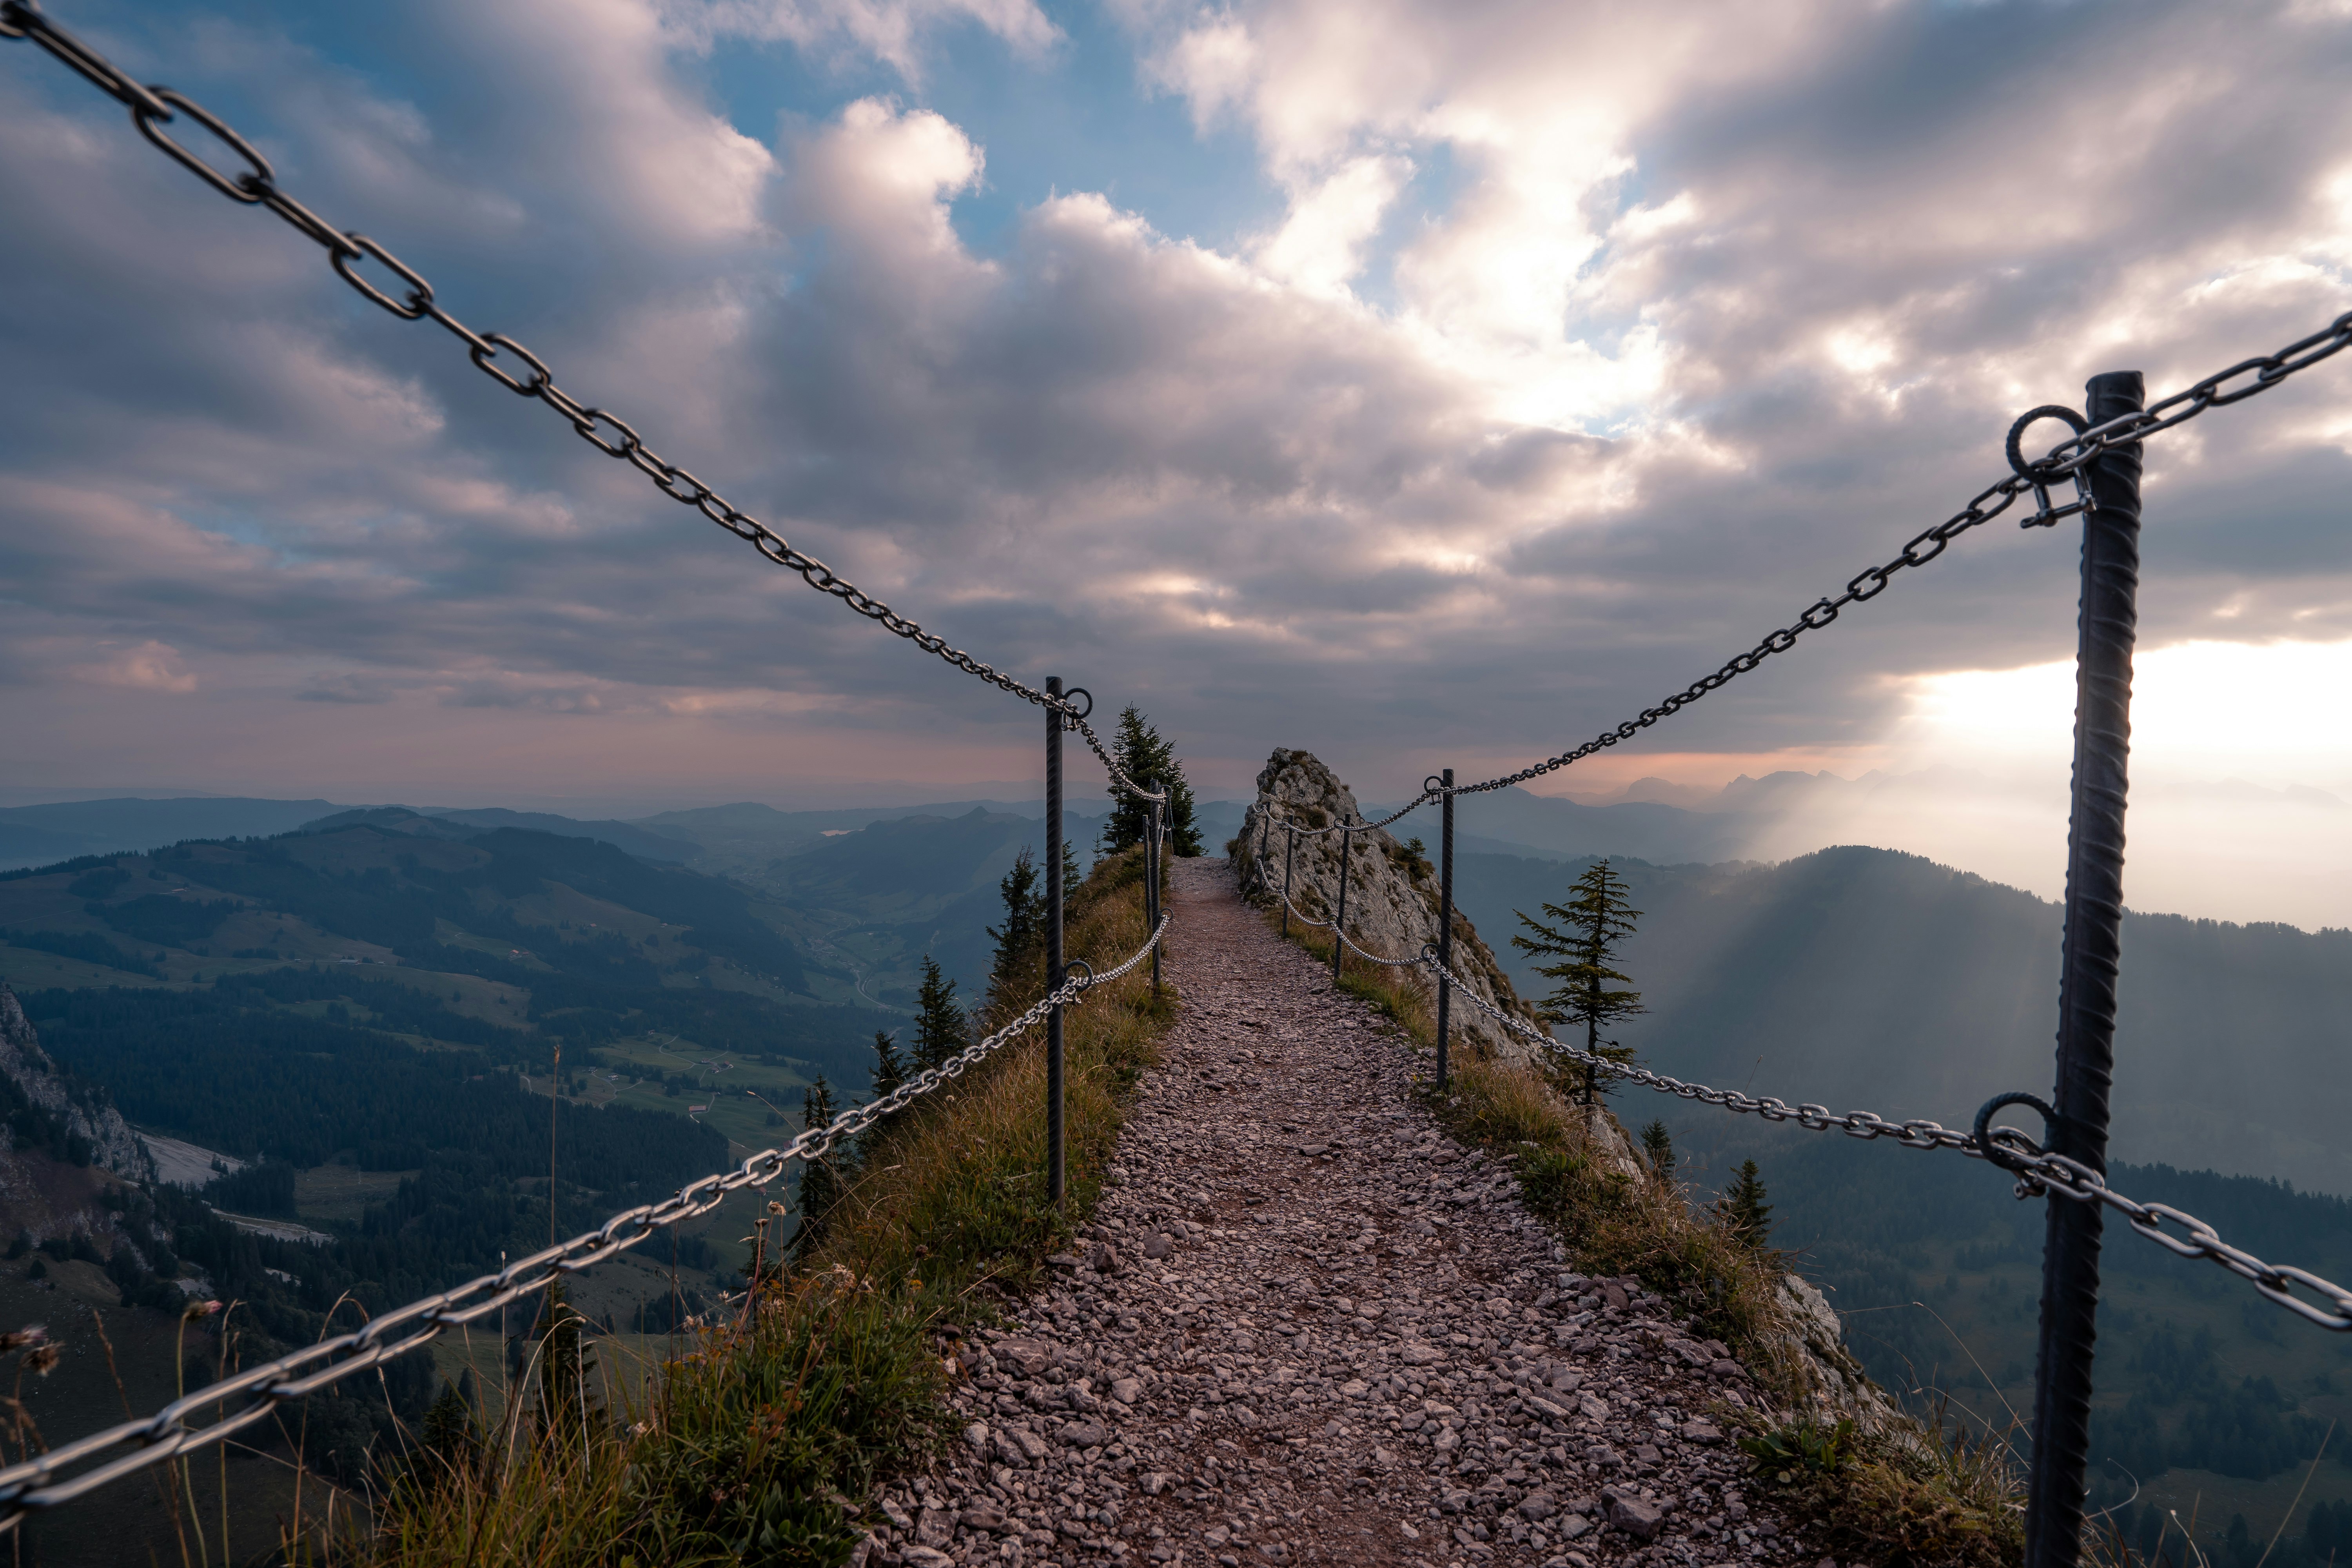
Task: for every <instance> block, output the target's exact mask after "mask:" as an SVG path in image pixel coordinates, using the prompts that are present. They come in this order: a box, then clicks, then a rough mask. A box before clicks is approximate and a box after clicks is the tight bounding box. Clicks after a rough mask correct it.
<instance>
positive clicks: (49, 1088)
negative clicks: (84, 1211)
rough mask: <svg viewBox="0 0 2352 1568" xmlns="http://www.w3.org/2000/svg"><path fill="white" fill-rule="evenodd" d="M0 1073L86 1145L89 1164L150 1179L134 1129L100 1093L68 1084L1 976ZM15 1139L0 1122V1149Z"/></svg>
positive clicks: (144, 1153)
mask: <svg viewBox="0 0 2352 1568" xmlns="http://www.w3.org/2000/svg"><path fill="white" fill-rule="evenodd" d="M0 1074H5V1076H6V1077H7V1079H8V1080H9V1081H10V1082H11V1083H13V1084H14V1085H16V1089H17V1091H18V1092H19V1093H21V1094H22V1095H24V1097H25V1098H26V1100H30V1101H31V1102H32V1104H33V1105H34V1106H35V1107H37V1109H38V1110H42V1111H45V1112H47V1114H48V1115H49V1116H50V1117H51V1118H53V1119H54V1120H56V1121H58V1123H59V1124H60V1125H62V1126H63V1127H64V1128H65V1130H66V1131H67V1133H68V1134H69V1135H70V1136H72V1137H75V1138H78V1139H80V1140H81V1141H82V1142H84V1143H86V1144H87V1145H88V1146H89V1159H90V1163H92V1164H94V1165H97V1166H100V1168H102V1169H104V1170H107V1171H110V1172H112V1173H114V1174H115V1175H118V1176H121V1177H122V1178H123V1179H124V1180H126V1181H132V1182H145V1181H152V1180H153V1179H154V1176H155V1162H154V1161H153V1160H152V1158H151V1157H150V1156H149V1155H148V1152H147V1146H146V1145H145V1144H144V1143H142V1142H140V1141H139V1134H137V1133H136V1132H133V1131H131V1124H130V1123H129V1122H127V1121H123V1120H122V1112H121V1111H119V1110H115V1109H114V1103H113V1101H112V1100H109V1099H107V1098H106V1096H105V1095H104V1094H103V1093H102V1092H96V1091H92V1090H90V1089H87V1088H83V1089H75V1088H73V1087H71V1086H69V1085H68V1083H67V1081H66V1079H65V1077H64V1075H63V1074H61V1073H59V1072H58V1068H57V1064H56V1063H55V1062H53V1061H51V1060H50V1059H49V1058H48V1055H47V1053H46V1052H44V1051H43V1050H42V1049H41V1043H40V1040H39V1038H38V1037H37V1036H36V1035H35V1034H34V1032H33V1024H32V1020H31V1019H29V1018H27V1017H26V1016H25V1009H24V1007H23V1005H21V1004H19V1003H18V1002H17V1000H16V992H14V991H12V990H11V989H9V987H8V983H7V982H6V981H5V980H0ZM15 1148H16V1139H15V1138H14V1136H13V1135H12V1134H11V1133H10V1132H9V1131H8V1129H7V1128H6V1127H5V1125H0V1151H13V1150H14V1149H15Z"/></svg>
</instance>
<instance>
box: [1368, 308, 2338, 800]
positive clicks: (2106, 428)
mask: <svg viewBox="0 0 2352 1568" xmlns="http://www.w3.org/2000/svg"><path fill="white" fill-rule="evenodd" d="M2347 346H2352V310H2347V311H2346V312H2345V313H2344V314H2343V315H2340V316H2338V317H2336V320H2335V321H2331V322H2329V323H2328V324H2327V325H2326V326H2325V327H2323V328H2321V329H2320V330H2319V331H2315V332H2314V333H2312V334H2311V335H2310V336H2309V337H2307V338H2298V339H2296V340H2295V341H2294V342H2291V343H2289V344H2287V345H2286V347H2284V348H2283V349H2281V350H2279V351H2278V352H2277V353H2271V354H2259V355H2257V356H2255V357H2254V358H2252V359H2249V360H2242V361H2240V362H2239V363H2236V364H2233V365H2231V367H2230V368H2229V369H2227V370H2224V371H2219V372H2216V373H2215V374H2211V375H2209V376H2207V377H2206V378H2205V379H2204V380H2202V381H2200V382H2198V383H2196V384H2194V385H2192V386H2189V387H2188V388H2186V389H2184V390H2182V391H2179V392H2176V393H2174V394H2173V395H2171V396H2169V397H2166V398H2163V399H2160V400H2159V401H2158V402H2157V403H2155V404H2152V405H2149V406H2148V407H2147V409H2145V410H2143V411H2140V412H2138V413H2134V414H2126V415H2124V416H2121V417H2120V418H2116V419H2111V420H2109V421H2108V422H2107V423H2106V424H2105V425H2101V426H2096V427H2095V428H2092V429H2087V430H2084V431H2082V432H2081V433H2080V434H2077V435H2075V436H2073V437H2070V438H2069V439H2067V440H2065V441H2063V442H2061V443H2060V444H2059V445H2058V446H2056V447H2053V448H2052V449H2051V451H2050V453H2049V455H2048V456H2047V457H2044V458H2042V459H2040V460H2039V461H2036V462H2032V463H2022V464H2020V465H2019V468H2018V471H2016V472H2013V473H2011V474H2009V475H2006V476H2004V477H2003V478H2002V479H2000V481H1999V482H1997V483H1995V484H1991V485H1988V486H1987V487H1986V488H1985V489H1982V490H1979V492H1978V493H1977V494H1976V495H1975V496H1974V497H1972V498H1970V500H1969V503H1968V504H1967V505H1966V506H1964V507H1962V508H1961V509H1960V510H1958V511H1957V512H1954V513H1953V514H1952V515H1951V516H1950V517H1948V518H1947V519H1945V520H1944V521H1942V522H1939V523H1937V525H1936V526H1935V527H1933V528H1931V529H1928V530H1927V531H1925V532H1923V533H1920V534H1918V535H1916V537H1914V538H1913V539H1912V540H1911V542H1909V543H1907V544H1906V545H1905V546H1904V547H1903V548H1902V550H1901V552H1898V553H1897V554H1896V555H1895V558H1894V559H1893V560H1892V561H1889V562H1887V563H1885V565H1884V566H1872V567H1869V568H1867V569H1865V570H1864V571H1863V572H1861V573H1858V574H1856V575H1855V576H1854V577H1853V580H1852V581H1850V582H1849V583H1847V584H1846V585H1845V592H1844V593H1843V594H1840V595H1838V596H1837V597H1836V598H1834V599H1826V598H1825V599H1819V600H1816V601H1815V602H1814V603H1813V605H1812V606H1811V608H1810V609H1808V610H1806V611H1805V613H1804V614H1803V615H1801V616H1798V617H1797V618H1796V620H1795V621H1793V622H1791V623H1790V625H1788V626H1782V627H1781V628H1780V630H1778V631H1775V632H1771V633H1769V634H1767V635H1766V636H1765V637H1764V639H1763V640H1762V641H1760V642H1759V643H1758V644H1757V645H1756V646H1755V647H1752V648H1750V649H1748V651H1747V652H1746V653H1743V654H1740V655H1739V656H1738V657H1737V658H1731V659H1728V660H1727V661H1725V663H1724V664H1723V666H1722V668H1719V669H1717V670H1716V671H1715V673H1714V674H1712V675H1708V676H1706V677H1703V678H1702V679H1698V680H1695V681H1693V682H1692V683H1691V684H1690V685H1688V686H1686V687H1685V688H1684V689H1682V690H1680V691H1677V692H1675V694H1674V695H1673V696H1671V697H1669V698H1667V699H1666V700H1664V701H1663V702H1661V703H1659V704H1658V705H1657V706H1656V707H1655V708H1645V709H1643V710H1642V711H1641V713H1640V714H1639V715H1638V716H1637V717H1634V718H1632V719H1628V720H1627V721H1624V722H1623V723H1622V724H1620V725H1618V726H1617V727H1616V728H1615V729H1613V730H1604V731H1601V733H1600V734H1598V735H1595V736H1594V737H1593V738H1592V739H1591V740H1590V741H1587V742H1584V744H1582V745H1580V746H1578V747H1576V748H1575V749H1574V750H1572V751H1567V752H1561V753H1560V754H1559V755H1558V756H1556V757H1547V758H1546V759H1545V760H1544V761H1542V762H1540V763H1534V764H1532V765H1531V766H1528V767H1524V768H1521V769H1520V770H1519V771H1518V772H1517V773H1509V774H1506V775H1505V776H1503V777H1501V778H1494V779H1488V780H1487V781H1486V783H1484V784H1458V785H1456V786H1455V787H1454V794H1456V795H1479V794H1483V793H1484V792H1486V791H1487V790H1497V789H1506V788H1508V787H1509V786H1510V785H1512V784H1524V783H1526V782H1527V781H1528V780H1529V779H1532V778H1538V777H1540V776H1542V775H1543V774H1545V773H1553V772H1556V771H1558V770H1559V769H1561V768H1564V767H1566V766H1568V765H1569V764H1570V763H1574V762H1580V761H1582V760H1583V759H1584V758H1586V757H1589V756H1591V755H1592V753H1593V752H1599V751H1602V750H1605V749H1606V748H1608V747H1611V746H1613V745H1616V744H1617V743H1618V742H1622V741H1630V740H1632V739H1633V737H1634V736H1636V735H1638V734H1640V733H1641V732H1642V731H1644V730H1646V729H1648V728H1649V727H1650V726H1651V725H1653V724H1654V723H1656V722H1657V721H1659V720H1661V719H1665V718H1670V717H1672V716H1673V715H1674V714H1676V713H1679V712H1681V711H1682V710H1684V709H1685V708H1687V707H1689V706H1690V705H1691V704H1692V703H1694V702H1696V701H1697V700H1699V699H1700V698H1702V697H1704V696H1706V694H1707V693H1708V692H1710V691H1713V690H1715V689H1717V688H1719V687H1721V686H1723V685H1724V684H1725V683H1726V682H1727V681H1729V680H1731V679H1733V678H1734V677H1737V676H1741V675H1745V674H1747V673H1748V671H1749V670H1751V669H1754V668H1756V667H1757V666H1758V665H1759V664H1762V663H1763V662H1764V661H1765V660H1766V659H1768V658H1771V657H1772V656H1773V655H1774V654H1776V653H1786V652H1788V651H1789V650H1790V648H1792V647H1796V646H1797V639H1798V638H1799V637H1802V636H1803V635H1804V634H1805V633H1807V632H1809V631H1817V630H1819V629H1820V628H1821V627H1822V626H1828V625H1829V624H1830V623H1831V622H1832V621H1834V620H1836V619H1837V618H1838V616H1839V614H1840V612H1842V611H1843V610H1844V608H1845V607H1846V606H1847V605H1858V604H1861V603H1863V602H1864V601H1865V600H1869V599H1874V598H1876V597H1877V596H1878V595H1880V594H1882V593H1885V591H1886V587H1887V584H1889V583H1891V582H1892V581H1893V580H1894V577H1895V574H1896V573H1897V572H1900V571H1902V570H1904V569H1905V568H1906V567H1911V566H1925V565H1926V564H1927V563H1928V562H1930V561H1933V560H1934V559H1936V557H1937V556H1938V555H1941V554H1942V553H1943V552H1945V550H1946V549H1947V548H1948V547H1949V546H1950V544H1951V542H1952V541H1953V540H1955V539H1958V537H1959V536H1960V535H1961V534H1963V533H1966V532H1967V531H1969V530H1970V529H1972V528H1975V527H1977V526H1978V525H1979V524H1980V523H1986V522H1990V521H1992V520H1993V519H1994V518H1996V517H1999V516H2000V514H2001V513H2002V512H2004V511H2007V510H2009V509H2010V507H2011V505H2013V504H2014V503H2015V502H2016V500H2017V498H2018V497H2019V496H2021V495H2022V494H2024V493H2025V492H2027V491H2028V490H2031V491H2032V492H2033V493H2034V496H2035V498H2036V500H2038V502H2039V503H2040V504H2039V507H2038V509H2037V510H2036V511H2035V513H2034V515H2033V516H2032V517H2028V518H2021V519H2020V520H2019V526H2020V527H2021V528H2032V527H2036V526H2042V527H2047V526H2049V525H2050V524H2053V523H2054V522H2056V521H2058V520H2059V519H2060V518H2062V517H2067V516H2071V515H2073V514H2074V513H2075V512H2077V511H2080V510H2084V508H2085V507H2086V506H2087V504H2088V502H2087V499H2084V500H2077V501H2075V502H2074V503H2071V504H2069V505H2066V506H2058V507H2053V506H2052V505H2051V504H2050V497H2049V487H2050V486H2051V485H2052V484H2053V483H2054V482H2056V481H2057V480H2059V479H2075V480H2076V482H2077V484H2078V486H2079V485H2080V483H2081V479H2082V470H2083V469H2084V467H2085V466H2087V465H2088V464H2089V463H2090V462H2091V461H2092V460H2093V459H2094V458H2097V457H2098V456H2099V454H2100V453H2102V452H2105V451H2106V450H2107V449H2108V448H2110V447H2118V446H2123V445H2125V444H2126V443H2128V442H2133V441H2138V440H2142V439H2145V438H2146V437H2149V436H2153V435H2155V434H2156V433H2157V432H2158V431H2160V430H2169V429H2171V428H2172V427H2173V426H2176V425H2181V424H2185V423H2187V422H2188V421H2189V420H2191V419H2194V418H2196V417H2197V416H2199V415H2200V414H2202V413H2204V412H2205V411H2206V410H2207V409H2208V408H2220V407H2222V406H2224V405H2229V404H2231V403H2240V402H2243V401H2244V400H2245V399H2247V398H2249V397H2252V396H2254V395H2257V394H2259V393H2263V392H2268V391H2269V390H2270V389H2271V388H2272V387H2273V386H2276V385H2277V384H2279V383H2280V382H2282V381H2284V380H2285V379H2286V378H2287V377H2288V376H2291V375H2293V374H2295V373H2296V372H2297V371H2301V370H2307V369H2309V368H2310V367H2311V366H2313V365H2315V364H2317V363H2319V362H2320V361H2322V360H2324V359H2326V358H2328V357H2330V356H2331V355H2334V354H2337V353H2342V352H2343V351H2344V350H2345V349H2346V348H2347ZM2245 375H2252V376H2253V378H2254V380H2253V382H2252V384H2250V385H2245V386H2241V387H2237V388H2235V389H2233V390H2231V391H2229V392H2224V391H2222V390H2221V386H2222V384H2223V383H2225V382H2229V381H2231V380H2234V379H2236V378H2238V377H2241V376H2245ZM2184 404H2185V405H2187V406H2186V407H2182V406H2181V405H2184ZM2171 409H2179V412H2177V413H2168V412H2167V410H2171ZM2037 412H2039V411H2037ZM2029 417H2030V416H2029ZM2021 425H2022V422H2021ZM2015 434H2016V432H2015V431H2012V433H2011V435H2012V438H2013V437H2014V436H2015ZM1426 798H1428V795H1427V794H1424V795H1423V799H1426ZM1413 804H1414V805H1419V804H1421V803H1420V801H1418V800H1416V801H1415V802H1414V803H1413ZM1407 809H1408V810H1410V809H1411V807H1407Z"/></svg>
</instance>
